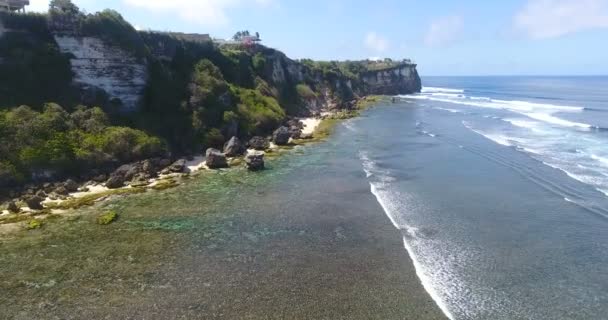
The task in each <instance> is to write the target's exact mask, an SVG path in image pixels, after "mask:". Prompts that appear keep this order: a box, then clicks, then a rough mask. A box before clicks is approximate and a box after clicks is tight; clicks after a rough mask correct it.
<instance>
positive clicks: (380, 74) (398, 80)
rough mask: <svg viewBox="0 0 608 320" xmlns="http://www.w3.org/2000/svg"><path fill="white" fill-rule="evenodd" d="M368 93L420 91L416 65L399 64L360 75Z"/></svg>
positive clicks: (420, 86)
mask: <svg viewBox="0 0 608 320" xmlns="http://www.w3.org/2000/svg"><path fill="white" fill-rule="evenodd" d="M361 81H362V82H363V86H364V91H365V92H367V93H368V94H380V95H383V94H384V95H397V94H410V93H415V92H420V90H421V89H422V82H421V80H420V76H419V75H418V71H417V70H416V65H414V64H401V65H398V66H396V67H394V68H390V69H384V70H378V71H369V72H366V73H364V74H363V75H362V76H361Z"/></svg>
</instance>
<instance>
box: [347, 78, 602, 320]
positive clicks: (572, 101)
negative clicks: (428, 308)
mask: <svg viewBox="0 0 608 320" xmlns="http://www.w3.org/2000/svg"><path fill="white" fill-rule="evenodd" d="M423 85H424V88H423V90H422V93H420V94H415V95H407V96H400V102H398V103H395V104H392V105H389V104H386V105H380V106H378V107H377V108H374V109H373V110H370V111H369V112H367V113H366V114H365V116H364V117H362V118H359V119H355V120H352V121H350V122H349V123H347V124H346V127H347V129H348V130H350V131H351V134H352V136H353V138H354V141H356V147H355V148H356V149H357V150H358V153H359V158H360V160H361V163H362V167H363V169H364V171H365V172H366V175H367V178H368V180H369V183H370V186H371V191H372V193H373V194H374V195H375V196H376V198H377V199H378V201H379V203H380V204H381V206H382V208H383V209H384V211H385V212H386V213H387V215H388V216H389V218H390V219H391V221H392V222H393V224H394V225H395V226H396V227H397V228H398V229H400V230H401V231H402V234H403V239H404V245H405V247H406V249H407V250H408V252H409V253H410V255H411V257H412V259H413V260H414V264H415V265H416V269H417V273H418V276H419V278H420V279H421V281H422V283H423V285H424V287H425V289H426V290H427V292H429V294H430V295H431V296H432V297H433V299H434V300H435V301H436V303H437V304H438V306H439V307H440V308H441V309H442V310H443V311H444V313H445V314H446V315H447V316H448V317H449V318H451V319H606V318H607V317H608V129H607V128H608V90H606V89H607V88H608V77H428V78H423Z"/></svg>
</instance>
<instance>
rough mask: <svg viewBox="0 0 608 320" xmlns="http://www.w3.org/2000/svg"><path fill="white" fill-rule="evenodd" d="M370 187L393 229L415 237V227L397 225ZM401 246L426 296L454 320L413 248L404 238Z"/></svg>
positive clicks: (380, 197)
mask: <svg viewBox="0 0 608 320" xmlns="http://www.w3.org/2000/svg"><path fill="white" fill-rule="evenodd" d="M370 187H371V188H370V189H371V193H372V194H373V195H374V196H375V197H376V200H377V201H378V203H379V204H380V206H381V207H382V209H383V211H384V213H385V214H386V216H387V217H388V218H389V220H390V221H391V222H392V223H393V225H394V226H395V228H397V229H399V230H405V231H406V232H408V234H410V235H415V231H416V230H417V229H416V228H415V227H411V226H408V225H401V224H399V223H398V222H397V220H396V217H395V216H394V215H393V214H392V213H391V212H392V210H391V208H390V206H389V204H388V203H387V201H385V199H384V198H383V197H382V192H381V191H379V190H378V188H377V187H376V186H375V185H374V184H373V183H371V182H370ZM412 231H414V232H412ZM403 246H404V247H405V249H406V250H407V252H408V254H409V256H410V258H411V259H412V262H413V264H414V268H415V270H416V275H417V276H418V279H420V282H421V283H422V286H423V287H424V289H425V290H426V292H428V294H429V295H430V296H431V299H433V301H435V303H436V304H437V306H438V307H439V309H441V311H443V313H444V314H445V315H446V317H448V318H449V319H451V320H452V319H454V316H453V315H452V313H451V312H450V310H449V309H448V307H447V305H446V304H445V302H444V301H443V299H442V298H441V296H440V295H439V294H438V292H437V290H435V287H434V286H433V280H432V278H431V277H430V276H429V275H428V273H427V272H426V270H425V268H424V266H422V264H421V263H420V261H419V259H418V256H417V255H416V252H415V251H414V250H413V248H412V247H411V245H410V244H409V243H408V241H407V239H406V238H405V237H404V238H403Z"/></svg>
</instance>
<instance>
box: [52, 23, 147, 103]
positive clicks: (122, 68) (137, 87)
mask: <svg viewBox="0 0 608 320" xmlns="http://www.w3.org/2000/svg"><path fill="white" fill-rule="evenodd" d="M54 37H55V41H56V42H57V45H58V46H59V48H60V50H61V51H62V52H64V53H68V54H70V55H71V59H70V62H71V66H72V71H73V72H74V75H75V77H74V82H75V83H76V84H77V85H78V86H79V87H81V88H82V89H83V90H84V91H88V90H94V89H102V90H103V91H105V92H106V93H107V94H108V96H109V98H110V99H119V100H120V101H121V102H122V106H123V110H122V111H132V110H135V109H136V108H137V105H138V103H139V101H140V99H141V96H142V93H143V90H144V88H145V86H146V81H147V78H148V71H147V65H146V63H145V62H140V61H138V60H137V59H136V58H135V57H134V56H133V55H132V54H130V53H128V52H126V51H124V50H122V49H120V48H118V47H115V46H111V45H108V44H107V43H104V42H103V41H101V40H99V39H97V38H92V37H78V36H67V35H55V36H54Z"/></svg>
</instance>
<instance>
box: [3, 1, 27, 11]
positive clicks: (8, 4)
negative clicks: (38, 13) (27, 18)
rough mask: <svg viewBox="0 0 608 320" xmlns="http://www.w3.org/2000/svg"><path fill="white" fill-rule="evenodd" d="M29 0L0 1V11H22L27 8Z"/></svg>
mask: <svg viewBox="0 0 608 320" xmlns="http://www.w3.org/2000/svg"><path fill="white" fill-rule="evenodd" d="M29 5H30V1H29V0H0V11H23V12H25V6H29Z"/></svg>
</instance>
